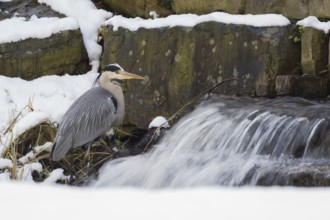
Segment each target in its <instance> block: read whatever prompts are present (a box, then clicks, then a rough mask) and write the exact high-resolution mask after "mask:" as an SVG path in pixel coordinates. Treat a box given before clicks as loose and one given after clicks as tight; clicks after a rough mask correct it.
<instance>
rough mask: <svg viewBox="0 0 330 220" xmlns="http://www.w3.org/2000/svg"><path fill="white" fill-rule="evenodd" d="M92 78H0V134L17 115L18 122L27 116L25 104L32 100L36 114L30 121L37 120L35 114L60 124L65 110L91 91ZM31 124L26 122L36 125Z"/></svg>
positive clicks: (88, 75)
mask: <svg viewBox="0 0 330 220" xmlns="http://www.w3.org/2000/svg"><path fill="white" fill-rule="evenodd" d="M96 77H97V74H95V73H89V74H84V75H80V76H69V75H64V76H61V77H60V76H44V77H40V78H38V79H35V80H32V81H26V80H23V79H20V78H10V77H5V76H0V85H1V86H0V115H1V117H0V133H2V132H3V131H4V130H5V129H6V128H7V127H8V126H9V124H10V121H11V119H13V118H15V117H16V116H17V115H18V114H19V113H20V112H21V111H22V113H21V117H20V118H19V119H18V122H19V121H20V120H21V119H22V118H23V117H24V116H26V115H27V114H29V111H28V110H27V108H26V105H27V104H28V102H29V100H32V107H33V109H34V111H35V112H39V113H34V114H33V115H31V117H34V116H36V117H37V115H35V114H38V118H39V116H40V117H41V116H42V117H41V118H43V119H46V116H47V117H48V118H49V120H50V121H51V122H57V123H58V122H60V120H61V118H62V116H63V114H64V113H65V111H66V110H67V109H68V107H69V106H70V105H71V104H72V103H73V101H74V100H76V99H77V98H78V97H79V96H80V95H81V94H82V93H84V92H85V91H87V90H88V89H90V88H91V87H92V85H93V82H94V81H95V79H96ZM42 114H43V115H42ZM26 120H29V118H27V119H26ZM31 120H32V119H31ZM31 120H29V121H30V122H31V123H34V122H36V121H35V120H32V121H31ZM40 120H41V119H40ZM30 122H26V123H25V122H24V123H25V125H24V126H23V127H26V126H28V125H29V124H30ZM22 123H23V122H22ZM34 124H35V123H34ZM21 127H22V126H21Z"/></svg>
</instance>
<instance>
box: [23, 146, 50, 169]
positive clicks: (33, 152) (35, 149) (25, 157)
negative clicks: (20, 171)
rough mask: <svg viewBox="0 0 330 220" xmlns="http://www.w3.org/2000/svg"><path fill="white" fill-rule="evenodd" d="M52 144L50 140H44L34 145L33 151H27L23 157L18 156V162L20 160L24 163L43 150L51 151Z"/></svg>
mask: <svg viewBox="0 0 330 220" xmlns="http://www.w3.org/2000/svg"><path fill="white" fill-rule="evenodd" d="M52 146H53V143H52V142H46V143H45V144H43V145H41V146H36V147H34V149H33V151H30V152H29V153H27V154H25V155H24V156H23V157H21V158H19V159H18V162H20V163H21V164H25V163H27V162H29V161H30V160H33V159H35V158H36V156H37V155H38V154H39V153H41V152H43V151H51V148H52Z"/></svg>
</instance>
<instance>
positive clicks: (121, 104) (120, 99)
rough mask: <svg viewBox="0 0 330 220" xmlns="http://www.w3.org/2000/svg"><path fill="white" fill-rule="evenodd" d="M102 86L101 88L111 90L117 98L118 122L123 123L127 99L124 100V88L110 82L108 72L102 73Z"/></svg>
mask: <svg viewBox="0 0 330 220" xmlns="http://www.w3.org/2000/svg"><path fill="white" fill-rule="evenodd" d="M100 86H101V88H103V89H105V90H107V91H108V92H110V93H111V94H112V96H113V97H114V98H115V99H116V100H117V120H116V122H117V123H121V122H122V120H123V118H124V114H125V101H124V94H123V90H122V88H121V87H120V86H119V85H117V84H115V83H112V82H110V80H109V76H107V75H106V74H102V75H101V77H100Z"/></svg>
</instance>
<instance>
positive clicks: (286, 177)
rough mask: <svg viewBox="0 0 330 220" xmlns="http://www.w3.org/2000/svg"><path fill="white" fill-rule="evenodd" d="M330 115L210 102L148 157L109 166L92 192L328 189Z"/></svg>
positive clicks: (284, 101) (279, 103)
mask: <svg viewBox="0 0 330 220" xmlns="http://www.w3.org/2000/svg"><path fill="white" fill-rule="evenodd" d="M329 110H330V102H312V101H307V100H304V99H301V98H281V99H272V100H266V99H250V98H233V97H217V98H212V99H211V100H207V101H205V102H203V103H202V104H200V105H199V106H198V107H196V109H195V110H194V111H193V112H192V113H190V114H188V115H187V116H185V117H184V118H182V119H181V120H180V122H178V123H177V124H176V125H175V126H174V127H173V128H172V129H171V130H170V131H168V133H167V134H166V135H165V137H164V138H163V139H162V141H161V142H160V143H159V144H158V145H156V146H155V147H154V149H153V150H152V151H151V152H149V153H147V154H144V155H139V156H134V157H127V158H121V159H117V160H113V161H111V162H109V163H107V164H106V165H104V167H103V168H102V169H101V172H100V175H99V179H98V180H97V181H96V182H95V183H94V185H96V186H136V187H147V188H161V187H191V186H212V185H213V186H214V185H225V186H241V185H264V186H268V185H295V186H324V185H330V155H329V147H330V145H329V144H330V111H329Z"/></svg>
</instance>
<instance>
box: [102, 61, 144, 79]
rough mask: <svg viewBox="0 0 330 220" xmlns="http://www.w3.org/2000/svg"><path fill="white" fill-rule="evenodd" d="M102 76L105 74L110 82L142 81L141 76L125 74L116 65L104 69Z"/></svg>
mask: <svg viewBox="0 0 330 220" xmlns="http://www.w3.org/2000/svg"><path fill="white" fill-rule="evenodd" d="M102 74H106V76H107V78H108V79H110V81H117V80H125V79H144V77H143V76H139V75H136V74H133V73H129V72H126V71H125V70H124V69H123V68H122V67H121V66H119V65H118V64H117V63H115V64H110V65H108V66H107V67H105V68H104V70H103V72H102Z"/></svg>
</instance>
